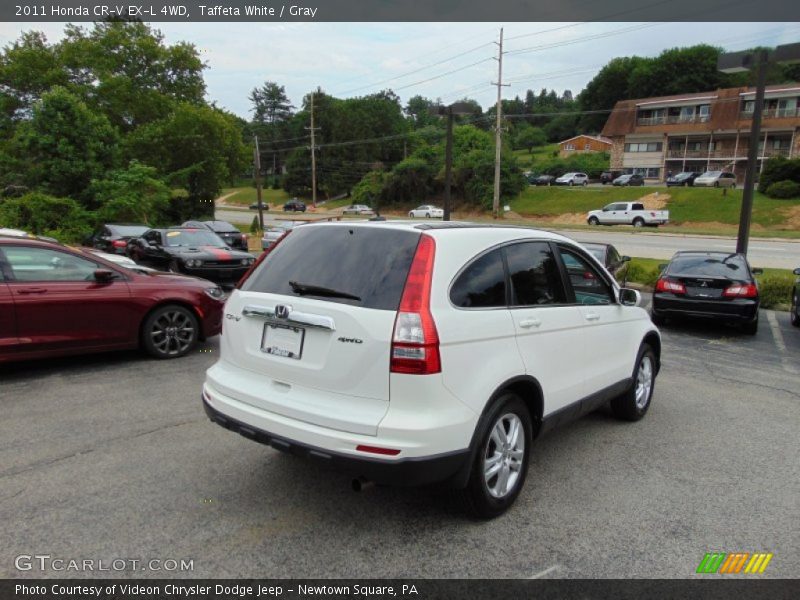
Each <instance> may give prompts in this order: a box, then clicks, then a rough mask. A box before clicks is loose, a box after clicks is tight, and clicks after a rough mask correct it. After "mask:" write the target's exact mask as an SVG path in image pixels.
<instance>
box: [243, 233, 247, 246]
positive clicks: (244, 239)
mask: <svg viewBox="0 0 800 600" xmlns="http://www.w3.org/2000/svg"><path fill="white" fill-rule="evenodd" d="M242 241H243V242H244V243H245V244H246V243H247V234H246V233H243V234H242Z"/></svg>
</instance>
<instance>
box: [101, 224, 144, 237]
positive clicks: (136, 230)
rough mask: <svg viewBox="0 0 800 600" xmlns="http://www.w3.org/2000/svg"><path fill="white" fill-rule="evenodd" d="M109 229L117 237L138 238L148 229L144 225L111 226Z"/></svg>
mask: <svg viewBox="0 0 800 600" xmlns="http://www.w3.org/2000/svg"><path fill="white" fill-rule="evenodd" d="M109 229H111V231H112V232H114V233H115V234H117V235H124V236H130V237H139V236H141V235H142V234H143V233H144V232H145V231H147V230H148V229H150V228H149V227H145V226H144V225H111V226H109Z"/></svg>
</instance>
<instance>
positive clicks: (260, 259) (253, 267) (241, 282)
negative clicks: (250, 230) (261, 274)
mask: <svg viewBox="0 0 800 600" xmlns="http://www.w3.org/2000/svg"><path fill="white" fill-rule="evenodd" d="M291 232H292V230H291V229H287V230H286V232H285V233H284V234H283V235H282V236H281V237H279V238H278V239H277V240H275V243H274V244H272V245H271V246H270V247H269V248H267V249H266V250H264V251H263V252H262V253H261V256H259V257H258V258H257V259H256V261H255V262H254V263H253V264H252V265H251V266H250V268H249V269H247V271H246V272H245V274H244V275H242V278H241V279H240V280H239V281H238V283H237V284H236V289H237V290H238V289H241V287H242V285H244V282H245V281H247V280H248V279H249V278H250V275H251V274H252V273H253V271H255V270H256V269H257V268H258V265H260V264H261V263H262V262H264V259H265V258H267V255H268V254H269V253H270V252H272V251H273V250H275V247H276V246H277V245H278V244H280V243H281V242H282V241H283V238H285V237H286V236H287V235H289V234H290V233H291Z"/></svg>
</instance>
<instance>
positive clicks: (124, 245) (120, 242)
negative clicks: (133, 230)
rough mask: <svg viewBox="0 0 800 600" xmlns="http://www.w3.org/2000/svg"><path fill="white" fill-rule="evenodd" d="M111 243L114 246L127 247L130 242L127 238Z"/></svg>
mask: <svg viewBox="0 0 800 600" xmlns="http://www.w3.org/2000/svg"><path fill="white" fill-rule="evenodd" d="M111 245H112V246H114V248H126V247H127V246H128V242H126V241H125V240H114V241H113V242H111Z"/></svg>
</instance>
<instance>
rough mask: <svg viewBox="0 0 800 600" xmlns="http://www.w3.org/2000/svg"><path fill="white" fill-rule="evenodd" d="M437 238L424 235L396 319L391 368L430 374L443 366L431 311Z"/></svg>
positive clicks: (404, 288) (407, 279) (414, 373)
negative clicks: (435, 239)
mask: <svg viewBox="0 0 800 600" xmlns="http://www.w3.org/2000/svg"><path fill="white" fill-rule="evenodd" d="M435 255H436V242H435V241H434V240H433V238H432V237H430V236H429V235H425V234H423V235H421V236H420V240H419V244H417V250H416V252H415V253H414V259H413V260H412V262H411V268H410V269H409V270H408V277H407V278H406V283H405V286H404V287H403V296H402V298H401V299H400V306H399V308H398V311H397V317H396V318H395V322H394V332H393V334H392V350H391V363H390V371H391V372H392V373H406V374H410V375H430V374H433V373H439V372H441V370H442V366H441V358H440V356H439V333H438V332H437V331H436V323H434V321H433V315H432V314H431V311H430V299H431V285H432V283H433V260H434V257H435Z"/></svg>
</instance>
